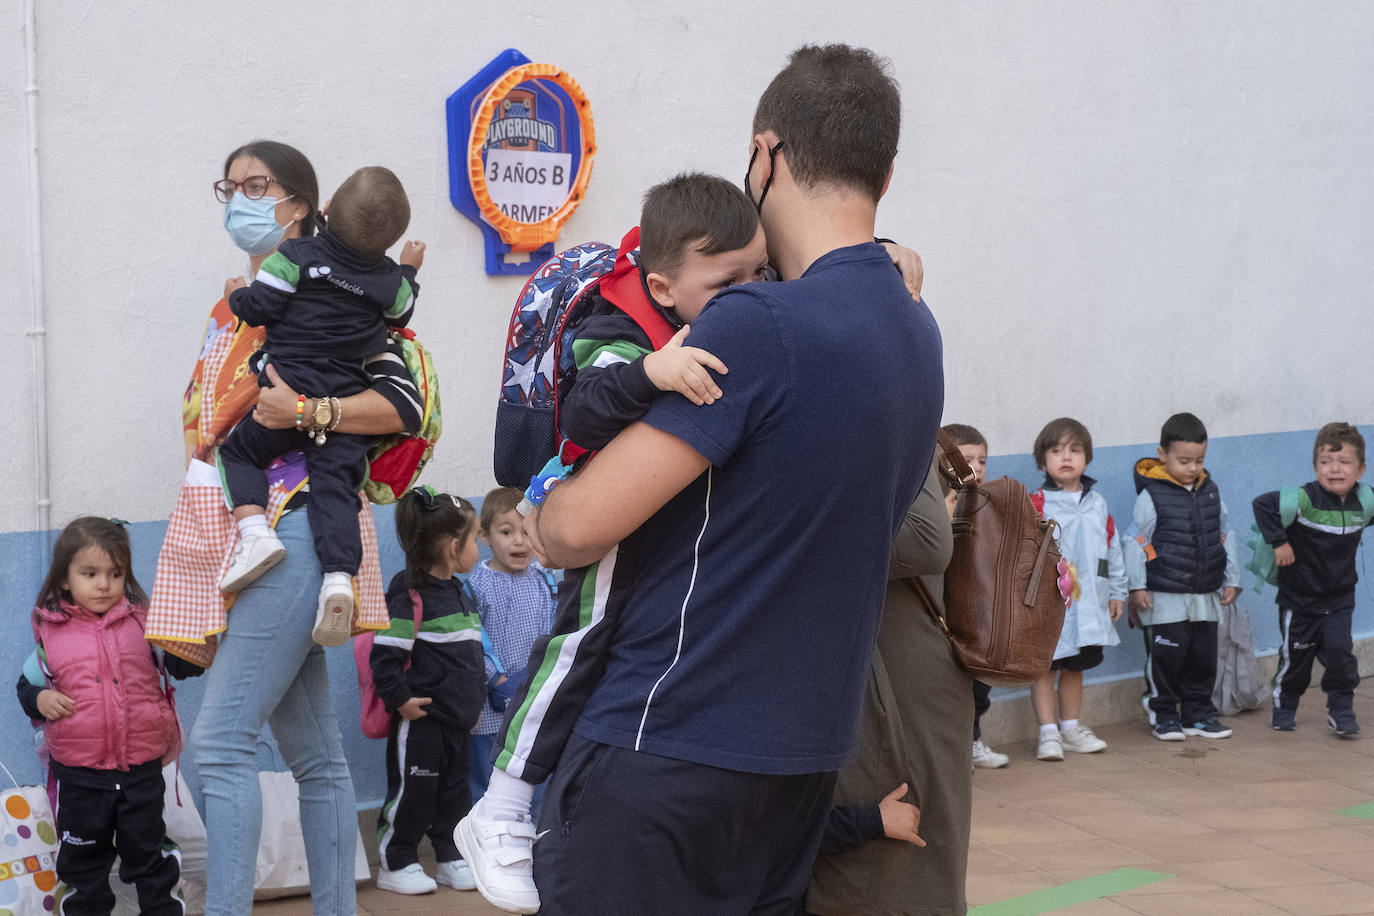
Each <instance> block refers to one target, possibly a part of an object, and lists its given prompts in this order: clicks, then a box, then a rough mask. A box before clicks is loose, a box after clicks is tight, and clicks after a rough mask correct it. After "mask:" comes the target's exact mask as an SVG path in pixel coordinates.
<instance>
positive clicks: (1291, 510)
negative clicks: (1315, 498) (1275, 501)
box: [1279, 487, 1312, 528]
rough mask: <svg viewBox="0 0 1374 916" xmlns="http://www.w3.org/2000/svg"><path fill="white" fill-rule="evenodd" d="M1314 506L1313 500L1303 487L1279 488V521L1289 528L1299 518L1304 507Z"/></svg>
mask: <svg viewBox="0 0 1374 916" xmlns="http://www.w3.org/2000/svg"><path fill="white" fill-rule="evenodd" d="M1311 508H1312V500H1311V499H1310V498H1308V495H1307V491H1306V490H1304V489H1303V488H1302V487H1280V488H1279V523H1280V524H1281V525H1283V527H1285V528H1287V527H1288V526H1289V525H1291V524H1293V523H1294V522H1295V521H1297V520H1298V516H1299V515H1300V514H1301V513H1302V512H1303V510H1304V509H1311Z"/></svg>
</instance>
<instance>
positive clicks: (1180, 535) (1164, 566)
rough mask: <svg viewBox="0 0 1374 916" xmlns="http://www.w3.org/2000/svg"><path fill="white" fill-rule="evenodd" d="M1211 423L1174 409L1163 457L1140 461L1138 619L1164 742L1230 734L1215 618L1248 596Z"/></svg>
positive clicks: (1133, 558)
mask: <svg viewBox="0 0 1374 916" xmlns="http://www.w3.org/2000/svg"><path fill="white" fill-rule="evenodd" d="M1206 458H1207V428H1206V427H1205V426H1203V425H1202V421H1201V420H1199V419H1198V418H1197V417H1195V416H1193V415H1192V414H1190V413H1179V414H1174V415H1173V416H1172V417H1170V418H1169V419H1168V420H1166V421H1164V426H1163V428H1162V429H1161V430H1160V433H1159V456H1158V458H1142V459H1140V460H1139V461H1138V462H1136V466H1135V488H1136V492H1137V493H1138V494H1139V495H1138V496H1137V497H1136V501H1135V513H1134V515H1135V518H1134V522H1135V524H1134V526H1133V527H1134V531H1133V533H1134V535H1135V537H1134V539H1128V546H1127V549H1126V575H1127V578H1128V579H1129V581H1130V603H1131V621H1130V622H1131V626H1135V625H1136V623H1137V622H1139V623H1140V625H1141V628H1142V632H1143V633H1144V636H1145V683H1146V686H1147V688H1148V690H1149V692H1148V693H1147V694H1146V701H1145V702H1146V708H1147V709H1148V711H1149V715H1150V722H1151V723H1152V724H1153V726H1154V736H1155V737H1156V738H1158V739H1159V740H1161V741H1182V740H1184V738H1185V737H1186V736H1188V735H1194V736H1197V737H1200V738H1229V737H1230V736H1231V730H1230V729H1229V728H1227V727H1226V726H1224V725H1222V724H1221V722H1220V721H1218V720H1217V708H1216V706H1215V705H1213V703H1212V690H1213V688H1214V687H1215V686H1216V680H1217V621H1218V620H1219V619H1220V616H1221V606H1222V605H1227V606H1229V605H1231V604H1234V603H1235V601H1236V598H1237V597H1239V595H1240V565H1239V563H1238V561H1237V559H1236V544H1235V538H1234V537H1232V536H1231V528H1230V523H1229V521H1228V514H1227V512H1226V503H1225V501H1224V500H1222V498H1221V493H1220V491H1219V490H1218V489H1217V484H1216V481H1215V480H1213V479H1212V478H1211V477H1210V476H1209V475H1208V474H1207V472H1206V471H1205V470H1203V463H1204V462H1205V461H1206Z"/></svg>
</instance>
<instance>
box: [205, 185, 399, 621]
mask: <svg viewBox="0 0 1374 916" xmlns="http://www.w3.org/2000/svg"><path fill="white" fill-rule="evenodd" d="M233 199H234V200H238V199H239V197H238V195H235V196H234V198H233ZM325 211H326V212H329V225H328V230H327V231H322V232H320V234H319V235H318V236H316V237H314V238H298V239H288V240H287V241H285V242H282V244H281V247H280V248H279V249H278V250H277V251H276V253H274V254H273V255H272V256H271V257H269V258H268V259H267V260H265V261H263V262H262V266H261V267H260V268H259V269H258V275H257V277H256V279H254V281H253V284H252V286H248V287H245V286H244V284H243V281H242V280H241V279H238V278H235V279H232V280H229V281H228V282H227V283H226V284H225V287H224V294H225V296H226V297H227V298H228V300H229V308H230V309H232V310H233V312H234V314H235V315H236V316H237V317H239V318H241V319H242V320H244V321H246V322H247V323H248V324H252V325H260V326H262V327H265V328H266V329H267V342H266V344H264V346H263V351H264V352H265V353H266V359H265V361H264V363H263V365H261V366H260V367H259V372H260V373H262V378H263V379H265V378H266V374H265V373H266V366H267V365H269V364H270V365H271V366H273V367H275V369H276V370H277V372H279V373H280V374H281V378H282V380H283V381H284V382H286V384H287V385H289V386H291V388H292V389H293V390H295V391H298V392H300V393H301V398H300V402H299V403H298V405H297V412H296V425H295V427H294V428H287V429H268V428H267V427H265V426H263V425H261V424H260V423H258V422H257V421H256V420H255V419H253V415H252V414H251V413H250V414H249V415H248V416H246V417H244V418H243V419H242V420H240V421H239V423H238V425H237V426H235V427H234V428H233V430H232V431H231V432H230V433H229V436H228V438H227V439H225V441H224V444H223V445H221V446H220V450H219V463H220V476H221V477H222V478H223V481H224V490H225V493H226V494H227V496H228V499H229V503H230V506H231V508H232V509H233V511H234V520H235V522H236V523H237V525H238V529H239V539H238V541H237V542H236V543H235V545H234V553H233V556H232V558H231V561H230V564H229V567H228V569H226V570H225V572H224V575H223V576H222V577H221V579H220V583H219V587H220V591H222V592H224V593H225V594H226V595H227V594H230V593H233V592H238V591H240V590H242V589H243V588H245V587H246V586H247V585H248V584H249V583H250V582H253V581H254V580H255V579H257V578H258V577H259V576H261V575H262V574H263V573H265V572H266V571H267V570H269V569H271V568H272V567H273V566H275V565H276V564H277V563H279V562H281V559H282V558H283V557H284V556H285V555H286V550H285V548H284V547H283V546H282V543H281V540H280V539H279V538H278V537H277V535H276V532H275V531H273V530H272V528H271V527H270V526H269V525H268V524H267V516H266V506H267V500H268V488H267V478H266V476H265V475H264V474H263V471H264V470H266V468H267V466H268V465H269V464H270V463H271V462H272V461H274V460H275V459H276V458H277V457H278V456H280V455H283V454H285V453H286V452H289V451H292V450H295V449H300V450H303V451H304V452H305V463H306V468H307V470H308V471H309V473H310V530H311V533H312V534H313V536H314V540H315V553H316V555H317V556H318V557H319V561H320V569H321V571H322V572H323V573H324V580H323V583H322V585H321V586H320V597H319V603H318V608H317V610H316V615H315V630H314V633H313V637H314V640H315V642H317V643H319V644H320V645H322V646H337V645H342V644H343V643H345V642H347V641H348V637H349V635H350V634H351V633H352V630H353V606H354V597H353V584H352V579H353V577H354V576H356V575H357V574H358V567H359V566H360V565H361V564H362V557H363V546H362V537H361V535H360V533H359V529H358V510H359V508H360V504H359V500H358V490H359V489H360V488H361V487H362V485H363V480H364V479H365V478H366V476H367V467H368V464H367V452H368V449H370V448H371V447H372V445H373V444H374V442H375V439H374V438H373V437H371V436H360V435H354V434H351V433H340V432H335V429H336V428H337V427H338V425H339V421H340V420H341V419H342V417H343V412H342V407H341V405H340V403H339V398H341V397H346V396H348V395H353V394H357V393H358V392H360V391H363V390H364V389H365V388H367V387H368V386H369V385H370V384H372V377H371V376H370V375H369V374H368V372H367V370H366V369H365V368H364V363H365V362H366V361H367V359H368V358H369V357H372V356H375V355H376V354H378V353H381V352H382V351H383V350H385V349H386V344H387V330H386V329H387V327H388V326H393V327H397V326H400V327H404V326H405V324H406V323H407V322H409V320H410V315H411V312H412V311H414V309H415V296H416V293H417V291H418V289H419V284H418V283H417V282H416V279H415V272H416V271H417V270H418V269H419V267H420V264H421V263H422V261H423V259H424V245H423V244H421V243H420V242H407V243H406V246H405V248H404V250H403V251H402V253H401V263H400V264H397V263H396V262H395V261H393V260H391V259H390V258H388V257H387V256H386V251H387V249H388V248H390V247H391V246H392V245H394V244H396V242H398V241H399V240H400V238H401V235H402V233H404V232H405V230H406V226H407V225H408V224H409V223H410V202H409V201H408V200H407V198H406V194H405V190H404V189H403V188H402V187H401V182H400V181H399V180H397V178H396V176H395V175H394V174H392V172H391V171H390V170H389V169H384V168H381V167H379V166H373V167H369V168H363V169H359V170H358V171H356V172H354V173H353V174H352V175H350V176H349V177H348V179H347V180H346V181H345V182H344V183H343V184H342V185H340V186H339V190H338V191H336V192H335V193H334V197H333V199H332V200H330V201H329V202H328V203H327V204H325ZM330 211H332V212H330ZM309 397H315V398H316V399H317V400H316V411H317V415H316V416H313V417H307V416H305V402H306V400H307V399H308V398H309Z"/></svg>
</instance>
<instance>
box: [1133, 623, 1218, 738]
mask: <svg viewBox="0 0 1374 916" xmlns="http://www.w3.org/2000/svg"><path fill="white" fill-rule="evenodd" d="M1142 632H1143V633H1144V635H1145V683H1146V684H1147V685H1148V686H1149V689H1150V693H1149V695H1148V699H1147V702H1146V705H1147V706H1148V707H1149V710H1150V721H1151V722H1156V721H1158V720H1159V719H1161V718H1168V719H1173V718H1177V719H1179V720H1180V721H1182V722H1183V724H1184V725H1188V726H1191V725H1193V724H1194V723H1196V722H1205V721H1207V720H1208V719H1210V718H1213V717H1214V716H1216V714H1217V708H1216V707H1215V706H1214V705H1212V691H1213V689H1215V687H1216V683H1217V624H1216V621H1191V622H1190V621H1186V620H1184V621H1179V622H1177V623H1156V624H1147V625H1146V626H1144V627H1143V628H1142Z"/></svg>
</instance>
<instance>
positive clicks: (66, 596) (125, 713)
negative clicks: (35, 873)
mask: <svg viewBox="0 0 1374 916" xmlns="http://www.w3.org/2000/svg"><path fill="white" fill-rule="evenodd" d="M35 604H36V606H35V607H34V609H33V632H34V638H35V640H36V641H37V643H38V657H39V660H40V661H41V663H42V666H41V667H42V669H43V670H44V672H45V675H46V676H47V679H48V682H49V686H46V687H45V686H42V685H37V684H31V683H29V682H28V680H27V679H25V678H24V677H20V679H19V684H18V691H19V702H20V705H22V706H23V707H24V712H25V713H27V714H28V716H29V717H30V718H32V719H44V720H46V724H45V725H44V726H43V728H44V732H45V738H46V740H47V743H48V749H49V752H50V753H51V760H50V766H51V768H52V773H53V775H54V776H56V777H57V830H58V833H59V834H60V835H61V838H62V841H61V845H60V846H59V848H58V852H57V876H58V878H60V879H61V880H62V883H63V884H65V885H67V887H68V888H69V890H68V892H67V894H66V895H65V896H63V897H62V898H61V902H60V907H59V908H60V910H61V912H63V913H109V912H111V910H112V909H113V908H114V905H115V896H114V892H113V891H112V890H111V889H110V868H111V866H112V865H113V864H114V860H115V854H116V853H118V855H119V857H120V860H121V865H120V869H119V874H120V877H121V878H122V879H123V880H125V881H127V882H130V883H132V884H134V886H135V887H136V888H137V889H138V903H139V910H140V912H142V913H143V914H145V916H149V914H151V916H173V914H175V916H181V914H182V913H184V912H185V911H186V901H185V900H184V899H183V898H182V895H181V892H180V891H179V890H178V889H177V882H178V881H179V880H180V877H181V860H180V855H179V854H178V853H177V851H176V844H174V843H172V841H171V840H169V839H168V838H167V835H166V827H165V825H164V823H163V819H162V797H163V790H164V783H163V777H162V768H163V766H165V765H166V764H168V763H171V762H172V761H173V760H175V759H176V756H177V754H178V753H180V751H181V726H180V724H179V723H178V722H177V717H176V712H175V710H173V708H172V705H171V702H170V700H169V699H168V698H167V695H166V694H165V693H164V692H163V688H162V685H161V683H160V682H159V677H158V665H157V662H156V661H155V656H154V654H153V650H152V648H151V647H150V646H149V645H148V642H147V641H146V640H145V639H144V636H143V622H144V619H145V617H146V615H147V612H148V609H147V604H148V596H147V595H145V594H144V592H143V588H142V587H141V586H140V585H139V584H138V580H136V579H135V578H134V575H133V572H132V571H131V570H130V553H129V536H128V534H127V533H126V532H125V531H124V528H123V525H122V523H119V524H116V523H115V522H112V521H110V520H107V519H103V518H94V517H90V516H87V517H84V518H78V519H77V520H76V521H74V522H72V523H71V524H70V525H68V526H67V527H66V529H64V530H63V532H62V534H61V535H59V536H58V538H57V543H56V544H54V545H53V556H52V566H51V567H50V568H49V569H48V575H47V578H46V579H44V581H43V586H42V588H41V589H39V592H38V600H37V601H36V602H35Z"/></svg>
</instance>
